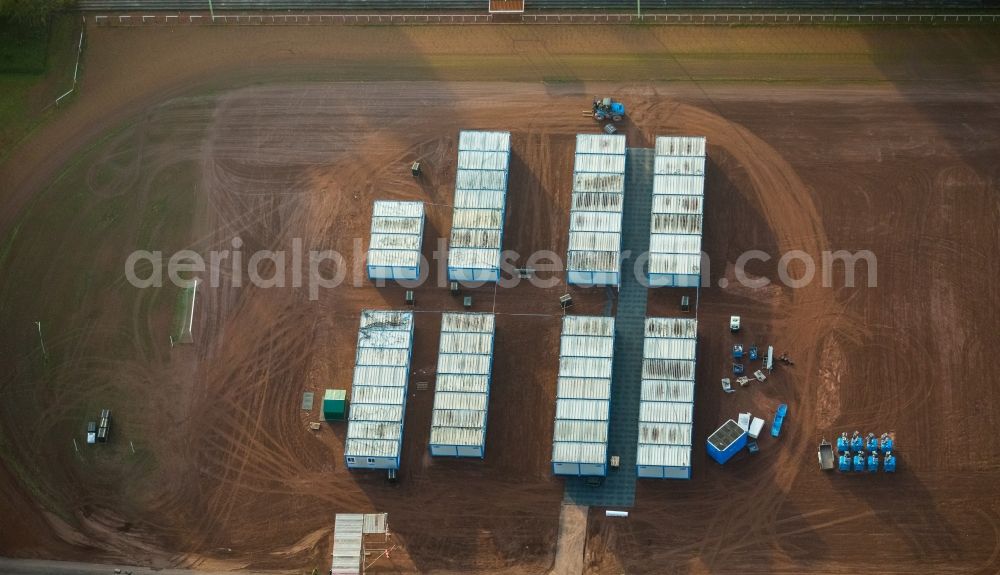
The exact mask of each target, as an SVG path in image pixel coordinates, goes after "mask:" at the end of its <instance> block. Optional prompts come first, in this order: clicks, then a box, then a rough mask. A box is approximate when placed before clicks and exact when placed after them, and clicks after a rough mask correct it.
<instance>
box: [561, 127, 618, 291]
mask: <svg viewBox="0 0 1000 575" xmlns="http://www.w3.org/2000/svg"><path fill="white" fill-rule="evenodd" d="M625 154H626V142H625V136H623V135H605V134H578V135H577V137H576V153H575V156H574V159H573V189H572V201H571V205H570V222H569V246H568V251H567V255H566V278H567V281H568V282H569V283H570V284H572V285H581V286H588V287H590V286H619V285H621V242H622V239H621V231H622V210H623V205H624V197H625Z"/></svg>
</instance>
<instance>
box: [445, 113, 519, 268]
mask: <svg viewBox="0 0 1000 575" xmlns="http://www.w3.org/2000/svg"><path fill="white" fill-rule="evenodd" d="M509 169H510V132H480V131H470V130H466V131H462V132H461V133H459V135H458V170H457V172H456V174H455V200H454V209H453V211H452V218H451V239H450V241H449V243H448V267H450V268H472V269H486V270H499V268H500V252H501V250H502V245H501V244H502V239H503V224H504V212H505V208H506V204H507V178H508V171H509ZM497 273H499V271H498V272H497Z"/></svg>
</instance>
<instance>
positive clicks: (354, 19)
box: [93, 14, 493, 26]
mask: <svg viewBox="0 0 1000 575" xmlns="http://www.w3.org/2000/svg"><path fill="white" fill-rule="evenodd" d="M93 18H94V23H95V24H97V25H99V26H141V25H143V24H145V25H157V24H158V25H164V24H179V23H180V24H217V25H241V26H260V25H288V26H296V25H299V26H303V25H322V24H327V25H329V24H342V25H344V24H346V25H367V24H488V23H489V22H492V21H493V17H492V16H491V15H489V14H216V15H215V16H209V15H207V14H145V15H135V14H115V15H103V14H102V15H96V16H93Z"/></svg>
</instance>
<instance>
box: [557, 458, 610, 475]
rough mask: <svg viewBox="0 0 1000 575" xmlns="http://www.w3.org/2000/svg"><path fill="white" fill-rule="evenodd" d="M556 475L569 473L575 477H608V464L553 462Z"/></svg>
mask: <svg viewBox="0 0 1000 575" xmlns="http://www.w3.org/2000/svg"><path fill="white" fill-rule="evenodd" d="M552 473H553V474H554V475H569V476H573V477H607V476H608V466H607V465H605V464H600V463H559V462H556V461H554V462H552Z"/></svg>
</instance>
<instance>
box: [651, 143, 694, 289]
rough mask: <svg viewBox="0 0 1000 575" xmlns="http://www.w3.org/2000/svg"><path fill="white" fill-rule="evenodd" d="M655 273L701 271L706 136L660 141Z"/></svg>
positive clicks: (653, 247)
mask: <svg viewBox="0 0 1000 575" xmlns="http://www.w3.org/2000/svg"><path fill="white" fill-rule="evenodd" d="M655 161H656V166H655V170H654V172H655V175H654V176H653V210H652V215H651V216H650V218H651V219H650V240H649V273H650V274H651V275H652V274H675V275H695V276H696V275H700V274H701V236H702V222H703V218H704V216H703V214H704V203H703V200H704V195H705V138H703V137H700V136H674V137H659V138H657V139H656V160H655Z"/></svg>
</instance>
